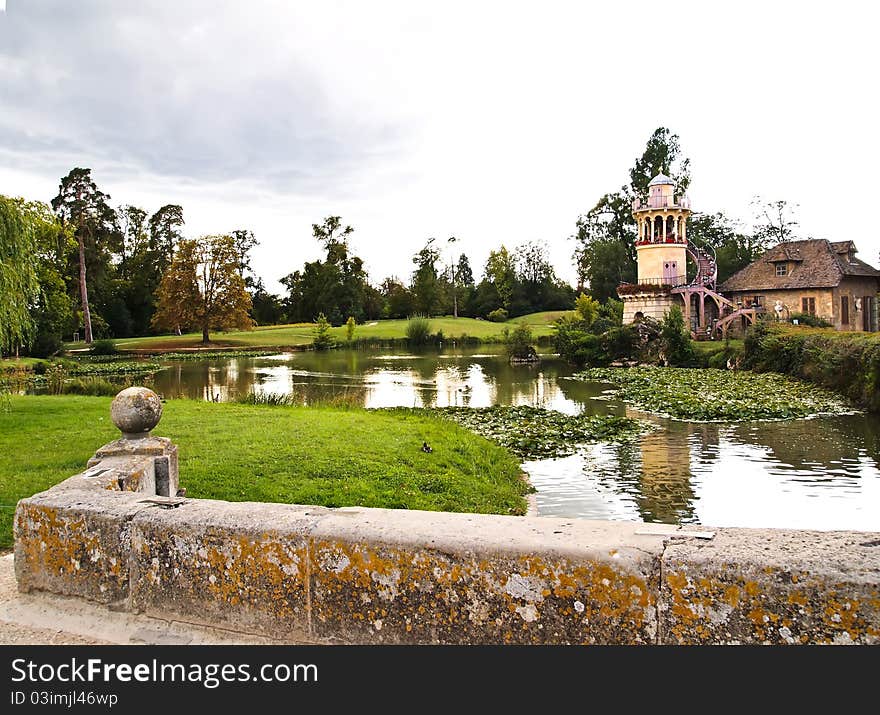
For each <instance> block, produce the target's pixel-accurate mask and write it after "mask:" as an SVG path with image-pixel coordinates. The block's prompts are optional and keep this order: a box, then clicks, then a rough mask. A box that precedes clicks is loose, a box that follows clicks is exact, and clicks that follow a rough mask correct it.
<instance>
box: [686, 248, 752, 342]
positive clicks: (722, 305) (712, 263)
mask: <svg viewBox="0 0 880 715" xmlns="http://www.w3.org/2000/svg"><path fill="white" fill-rule="evenodd" d="M685 249H686V250H687V254H688V256H689V257H690V259H691V260H692V261H693V262H694V265H695V266H696V267H697V273H696V275H695V276H694V278H693V280H691V281H690V282H688V283H687V285H683V286H678V287H676V288H674V289H673V291H672V292H673V293H677V294H678V295H680V296H681V298H682V300H683V301H684V305H685V317H686V318H687V319H688V320H689V321H690V311H691V296H693V295H696V296H697V298H698V300H699V303H698V306H699V316H698V317H699V320H698V321H697V330H693V331H692V332H693V336H694V338H696V339H707V338H710V337H712V336H714V335H716V334H717V335H720V336H721V337H726V336H727V331H728V330H729V329H730V327H731V325H733V324H735V323H737V322H741V321H743V320H746V321H748V322H749V323H750V324H754V323H755V321H756V320H757V319H758V315H759V314H760V313H762V312H763V308H760V307H741V306H738V305H737V304H736V303H734V302H733V301H731V300H729V299H728V298H725V297H724V296H723V295H721V294H720V293H719V292H718V291H717V290H716V284H717V282H718V260H717V256H716V253H715V250H714V249H713V248H712V246H709V245H705V246H698V245H696V244H694V243H692V242H688V244H687V246H686V247H685ZM707 298H708V299H710V300H712V301H713V302H714V303H715V305H716V307H717V311H718V318H717V319H716V320H714V321H713V322H712V324H711V326H710V325H709V324H708V323H709V321H708V320H707V316H706V310H705V301H706V299H707ZM691 323H692V324H693V322H692V321H691Z"/></svg>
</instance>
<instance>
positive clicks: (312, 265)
mask: <svg viewBox="0 0 880 715" xmlns="http://www.w3.org/2000/svg"><path fill="white" fill-rule="evenodd" d="M353 231H354V229H353V228H352V227H351V226H345V227H343V226H342V220H341V218H340V217H339V216H328V217H327V218H325V219H324V222H323V223H321V224H312V235H313V236H314V237H315V238H316V239H317V240H318V241H319V242H320V243H321V245H322V246H323V247H324V248H325V250H326V251H327V257H326V260H324V261H311V262H308V263H306V264H305V265H304V266H303V269H302V271H294V272H293V273H290V274H288V275H287V276H285V277H284V278H282V279H281V283H282V284H283V285H284V286H285V287H286V288H287V290H288V298H287V305H288V313H289V314H288V318H290V319H291V320H295V321H303V322H309V321H312V320H314V319H315V317H316V316H317V315H318V314H319V313H324V314H325V315H326V317H327V319H328V320H329V321H330V323H332V324H333V325H342V323H343V322H344V321H345V319H346V317H347V316H354V318H355V320H362V319H363V318H364V314H365V305H366V303H367V302H368V300H372V299H373V295H372V293H371V288H370V286H369V284H368V283H367V273H366V271H365V270H364V262H363V261H362V260H361V259H360V258H359V257H358V256H353V255H351V253H350V247H349V244H348V237H349V236H350V235H351V233H352V232H353Z"/></svg>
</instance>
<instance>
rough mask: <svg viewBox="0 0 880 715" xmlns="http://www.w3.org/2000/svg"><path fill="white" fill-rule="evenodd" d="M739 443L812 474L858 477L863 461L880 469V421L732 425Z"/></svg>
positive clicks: (862, 417) (857, 417) (851, 418)
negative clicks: (848, 474) (760, 447)
mask: <svg viewBox="0 0 880 715" xmlns="http://www.w3.org/2000/svg"><path fill="white" fill-rule="evenodd" d="M733 434H734V435H735V436H736V438H737V439H738V440H740V441H742V442H746V443H749V444H756V445H761V446H764V447H767V448H768V449H769V450H770V452H771V453H772V454H773V456H774V457H775V458H776V459H778V460H779V461H780V462H782V463H783V464H787V465H789V466H792V467H795V468H803V467H805V466H806V467H809V468H810V469H811V470H813V471H816V472H817V473H818V472H820V471H833V472H838V473H839V472H846V473H851V474H852V475H853V476H857V475H858V474H859V471H860V470H859V467H860V463H861V461H862V460H863V459H865V458H867V459H870V460H871V461H872V462H873V465H874V467H875V468H877V467H880V418H878V417H877V416H876V415H842V416H839V417H821V418H816V419H811V420H789V421H783V422H752V423H747V424H741V425H736V426H735V427H734V428H733Z"/></svg>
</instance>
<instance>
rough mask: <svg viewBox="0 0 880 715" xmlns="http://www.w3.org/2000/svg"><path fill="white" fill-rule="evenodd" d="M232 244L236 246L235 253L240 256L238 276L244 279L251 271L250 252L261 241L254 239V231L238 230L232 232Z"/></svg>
mask: <svg viewBox="0 0 880 715" xmlns="http://www.w3.org/2000/svg"><path fill="white" fill-rule="evenodd" d="M231 235H232V242H233V243H234V244H235V252H236V253H237V254H238V256H239V258H238V274H239V275H240V276H241V277H242V278H244V277H245V273H247V272H248V271H250V270H251V257H250V252H251V249H252V248H253V247H254V246H257V245H259V243H260V242H259V241H258V240H257V239H256V238H255V237H254V232H253V231H247V230H245V229H236V230H235V231H233V232H232V234H231Z"/></svg>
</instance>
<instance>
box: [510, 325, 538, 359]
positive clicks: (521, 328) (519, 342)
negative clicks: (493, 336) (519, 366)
mask: <svg viewBox="0 0 880 715" xmlns="http://www.w3.org/2000/svg"><path fill="white" fill-rule="evenodd" d="M532 342H533V339H532V329H531V328H530V327H529V326H528V325H526V324H525V323H519V324H518V325H517V326H516V327H515V328H514V329H513V330H512V331H511V330H508V329H507V328H505V329H504V343H505V345H506V346H507V357H509V358H513V359H516V360H535V359H537V357H538V354H537V352H536V351H535V348H534V346H533V345H532Z"/></svg>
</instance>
